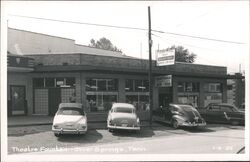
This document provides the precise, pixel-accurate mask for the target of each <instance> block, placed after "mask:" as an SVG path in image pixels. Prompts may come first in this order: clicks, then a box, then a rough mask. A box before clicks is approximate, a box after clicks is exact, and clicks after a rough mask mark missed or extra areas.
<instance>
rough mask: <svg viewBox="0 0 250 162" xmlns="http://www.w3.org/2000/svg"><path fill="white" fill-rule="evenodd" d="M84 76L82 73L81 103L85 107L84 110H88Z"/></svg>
mask: <svg viewBox="0 0 250 162" xmlns="http://www.w3.org/2000/svg"><path fill="white" fill-rule="evenodd" d="M85 85H86V78H85V77H84V75H83V74H81V100H82V105H83V107H85V111H86V112H90V110H89V106H87V101H86V99H87V96H86V87H85Z"/></svg>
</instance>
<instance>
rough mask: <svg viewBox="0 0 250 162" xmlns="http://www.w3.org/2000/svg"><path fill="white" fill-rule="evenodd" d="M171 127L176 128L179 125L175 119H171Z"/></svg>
mask: <svg viewBox="0 0 250 162" xmlns="http://www.w3.org/2000/svg"><path fill="white" fill-rule="evenodd" d="M172 127H173V128H174V129H177V128H178V127H179V125H178V122H177V121H176V120H173V121H172Z"/></svg>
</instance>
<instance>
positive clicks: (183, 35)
mask: <svg viewBox="0 0 250 162" xmlns="http://www.w3.org/2000/svg"><path fill="white" fill-rule="evenodd" d="M152 31H154V30H152ZM155 32H158V33H162V34H171V35H177V36H182V37H189V38H196V39H204V40H209V41H216V42H223V43H233V44H245V43H242V42H234V41H227V40H221V39H213V38H206V37H200V36H193V35H186V34H178V33H172V32H165V31H155Z"/></svg>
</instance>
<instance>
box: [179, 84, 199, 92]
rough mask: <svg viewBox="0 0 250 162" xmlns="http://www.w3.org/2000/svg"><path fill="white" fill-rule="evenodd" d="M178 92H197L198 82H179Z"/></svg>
mask: <svg viewBox="0 0 250 162" xmlns="http://www.w3.org/2000/svg"><path fill="white" fill-rule="evenodd" d="M178 92H199V83H195V82H179V83H178Z"/></svg>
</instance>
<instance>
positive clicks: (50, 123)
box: [7, 120, 150, 128]
mask: <svg viewBox="0 0 250 162" xmlns="http://www.w3.org/2000/svg"><path fill="white" fill-rule="evenodd" d="M88 123H103V124H105V123H106V120H105V121H88ZM52 124H53V123H52V122H49V123H31V124H13V125H8V126H7V127H8V128H13V127H28V126H41V125H52ZM141 127H150V125H141Z"/></svg>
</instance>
